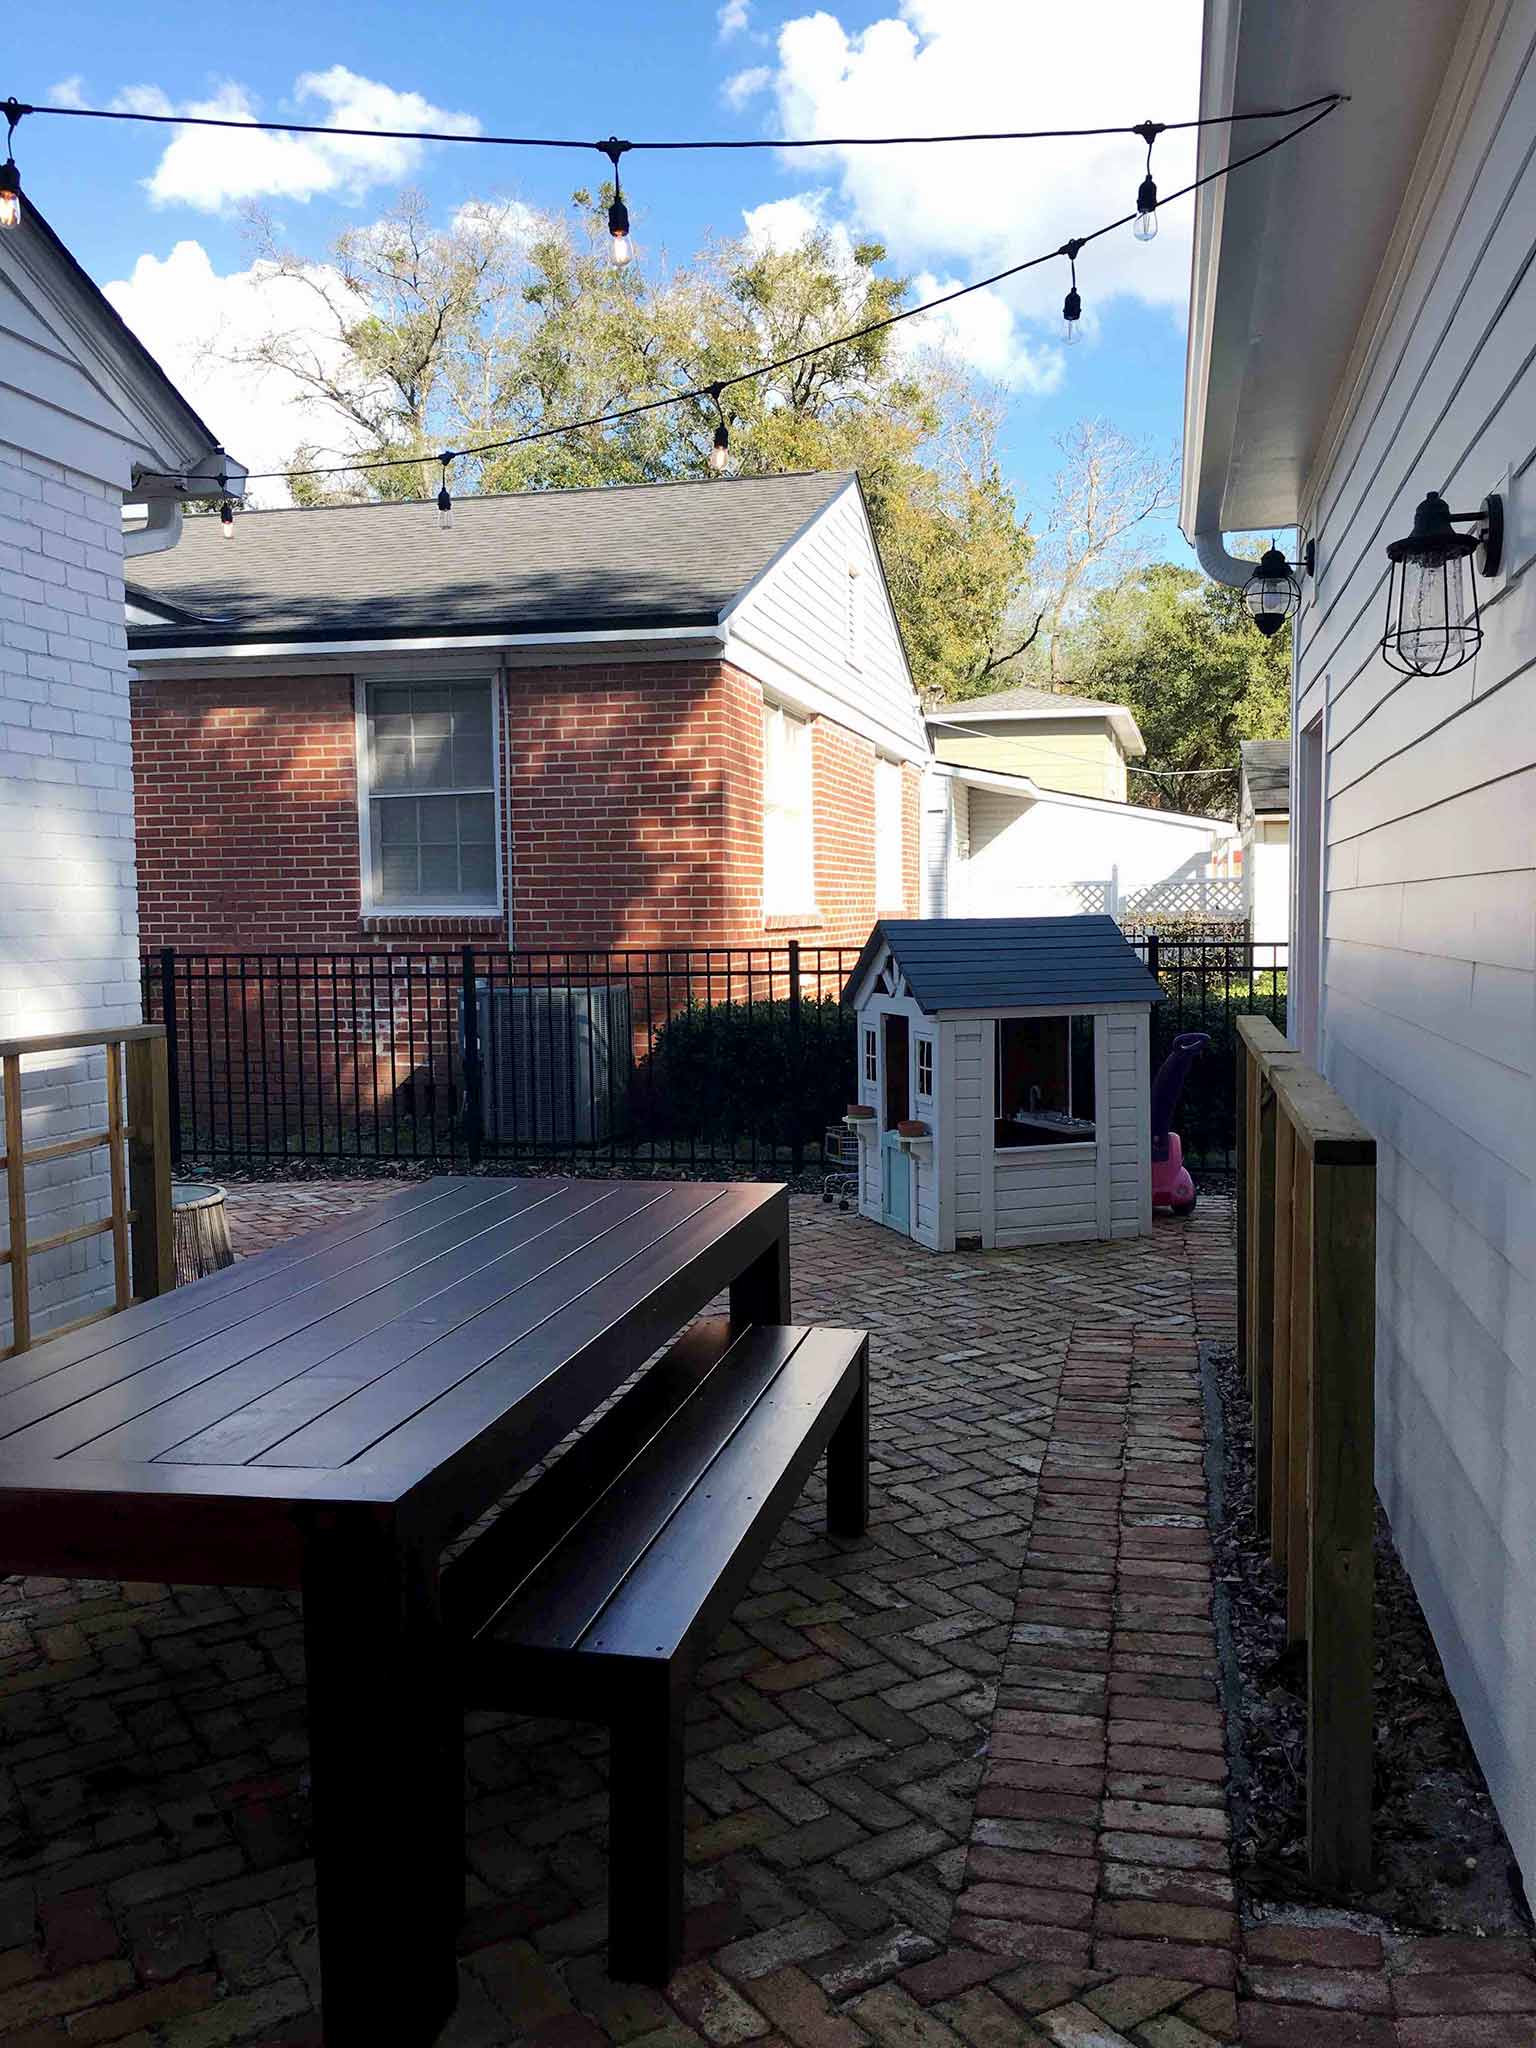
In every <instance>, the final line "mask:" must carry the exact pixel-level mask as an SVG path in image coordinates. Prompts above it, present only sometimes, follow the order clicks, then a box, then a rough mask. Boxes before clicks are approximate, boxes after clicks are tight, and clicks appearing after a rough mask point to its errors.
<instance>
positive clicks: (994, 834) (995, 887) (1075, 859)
mask: <svg viewBox="0 0 1536 2048" xmlns="http://www.w3.org/2000/svg"><path fill="white" fill-rule="evenodd" d="M969 822H970V834H969V847H970V852H969V859H968V862H967V865H966V869H965V879H964V884H963V888H964V896H965V903H964V915H966V916H968V917H1066V916H1072V915H1074V914H1076V913H1077V912H1079V911H1103V910H1111V909H1112V907H1113V906H1112V902H1111V891H1112V889H1113V888H1115V887H1118V888H1119V890H1120V891H1121V892H1122V893H1123V892H1125V891H1127V890H1130V889H1138V888H1144V887H1145V886H1146V885H1147V884H1149V883H1152V882H1161V881H1166V880H1169V879H1171V878H1173V877H1176V876H1177V877H1186V876H1190V877H1197V876H1203V875H1205V874H1206V873H1207V872H1208V871H1209V869H1210V865H1211V850H1212V847H1213V846H1214V845H1215V844H1216V842H1217V840H1218V839H1219V838H1221V837H1224V836H1226V834H1225V832H1224V831H1223V828H1222V827H1220V826H1219V825H1217V824H1214V823H1210V822H1206V821H1204V820H1201V821H1198V822H1196V821H1192V820H1188V819H1182V818H1177V817H1170V816H1159V814H1158V813H1157V812H1156V811H1143V810H1137V809H1136V808H1135V807H1134V806H1131V805H1127V806H1125V807H1124V808H1123V809H1116V808H1113V807H1111V806H1110V805H1108V804H1102V803H1097V804H1088V803H1076V804H1074V803H1072V802H1070V801H1069V800H1066V799H1062V798H1051V797H1042V798H1041V799H1039V800H1038V801H1030V800H1029V799H1021V798H1018V797H1012V796H1005V795H1003V794H1002V793H1001V792H1000V791H997V790H990V789H972V790H971V792H970V821H969ZM954 914H955V912H954V911H953V910H952V911H951V915H954Z"/></svg>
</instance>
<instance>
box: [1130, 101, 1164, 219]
mask: <svg viewBox="0 0 1536 2048" xmlns="http://www.w3.org/2000/svg"><path fill="white" fill-rule="evenodd" d="M1135 132H1136V133H1137V134H1138V135H1139V136H1140V137H1141V139H1142V141H1143V142H1145V144H1146V145H1147V174H1146V176H1145V177H1144V178H1143V179H1142V181H1141V183H1140V185H1138V186H1137V188H1136V225H1135V227H1134V228H1133V229H1132V230H1131V232H1132V233H1133V234H1134V235H1135V237H1136V239H1137V241H1138V242H1150V241H1152V240H1154V239H1155V237H1156V235H1157V183H1156V181H1155V179H1154V178H1153V176H1152V145H1153V143H1154V142H1155V141H1156V140H1157V138H1158V136H1159V135H1161V134H1162V132H1163V124H1162V122H1161V121H1143V122H1142V123H1141V125H1140V126H1139V127H1138V128H1137V129H1136V131H1135Z"/></svg>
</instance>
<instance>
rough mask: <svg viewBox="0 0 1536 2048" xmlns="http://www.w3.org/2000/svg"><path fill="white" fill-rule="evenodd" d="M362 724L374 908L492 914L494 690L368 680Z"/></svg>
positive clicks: (468, 685) (466, 685) (477, 685)
mask: <svg viewBox="0 0 1536 2048" xmlns="http://www.w3.org/2000/svg"><path fill="white" fill-rule="evenodd" d="M367 724H368V742H367V745H368V763H367V765H368V850H369V869H370V872H369V878H368V879H369V885H370V886H369V895H370V898H371V900H372V902H373V903H374V904H375V905H378V906H381V907H386V908H390V909H410V908H424V907H430V908H444V909H448V908H451V909H465V908H474V909H480V908H492V909H494V907H495V905H496V899H497V890H496V795H495V787H496V775H495V761H494V740H493V730H494V728H493V721H492V717H491V690H490V685H489V684H486V683H370V684H369V685H368V696H367Z"/></svg>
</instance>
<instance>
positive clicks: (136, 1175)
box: [127, 1029, 176, 1301]
mask: <svg viewBox="0 0 1536 2048" xmlns="http://www.w3.org/2000/svg"><path fill="white" fill-rule="evenodd" d="M127 1069H128V1127H129V1128H128V1200H129V1204H130V1206H131V1207H132V1209H133V1211H134V1215H135V1219H136V1220H135V1222H134V1226H133V1291H134V1294H135V1295H136V1296H137V1297H138V1299H139V1300H141V1301H142V1300H145V1299H147V1297H148V1296H150V1295H152V1294H168V1293H169V1292H170V1290H171V1289H172V1288H173V1287H174V1286H175V1285H176V1249H175V1244H174V1241H173V1238H172V1234H171V1091H170V1071H169V1063H168V1061H167V1057H166V1037H165V1032H164V1030H163V1029H162V1030H161V1031H159V1032H157V1033H155V1035H154V1036H153V1037H140V1038H132V1039H130V1040H129V1041H128V1045H127Z"/></svg>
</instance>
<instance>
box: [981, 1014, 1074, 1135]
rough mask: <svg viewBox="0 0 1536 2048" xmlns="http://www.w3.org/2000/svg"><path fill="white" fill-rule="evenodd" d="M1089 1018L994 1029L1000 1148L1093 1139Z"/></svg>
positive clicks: (1007, 1020) (1018, 1022) (1014, 1022)
mask: <svg viewBox="0 0 1536 2048" xmlns="http://www.w3.org/2000/svg"><path fill="white" fill-rule="evenodd" d="M1094 1134H1095V1133H1094V1099H1093V1019H1092V1017H1004V1018H1002V1019H1001V1020H1000V1021H999V1023H998V1027H997V1136H996V1142H997V1145H998V1146H999V1148H1007V1149H1010V1150H1011V1149H1014V1148H1017V1147H1020V1146H1029V1145H1075V1144H1087V1143H1089V1142H1091V1140H1092V1139H1093V1137H1094Z"/></svg>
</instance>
